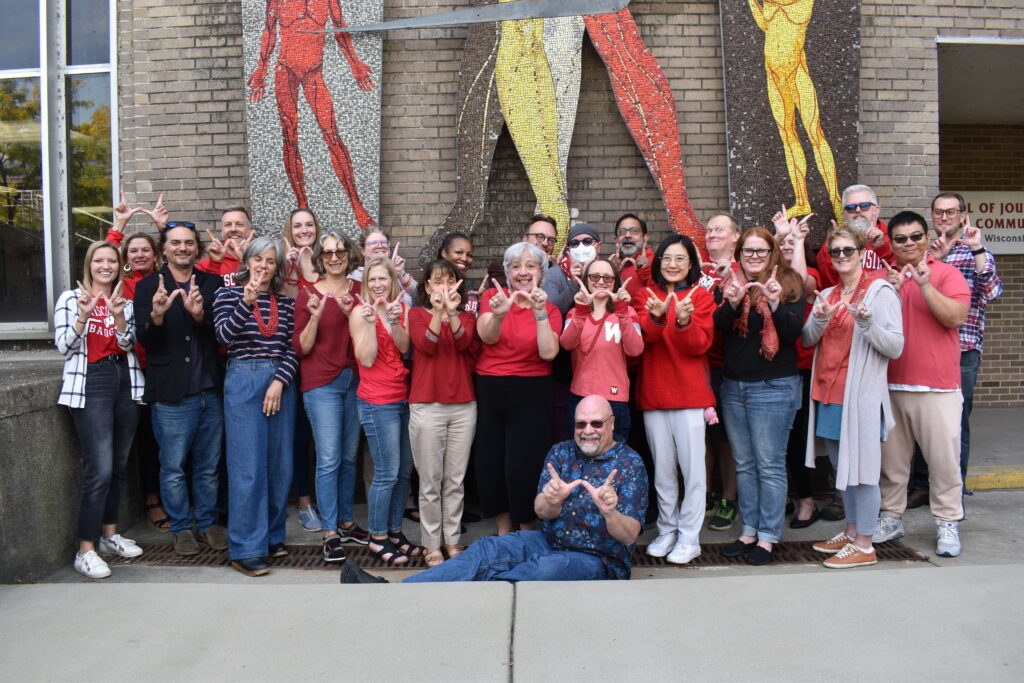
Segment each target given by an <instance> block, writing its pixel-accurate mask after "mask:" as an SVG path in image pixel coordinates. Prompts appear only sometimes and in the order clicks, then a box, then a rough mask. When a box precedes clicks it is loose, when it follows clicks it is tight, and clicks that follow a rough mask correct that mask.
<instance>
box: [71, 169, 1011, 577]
mask: <svg viewBox="0 0 1024 683" xmlns="http://www.w3.org/2000/svg"><path fill="white" fill-rule="evenodd" d="M842 203H843V217H842V221H841V225H837V224H834V225H833V229H832V230H831V231H830V232H829V234H828V236H827V239H826V241H825V243H824V244H823V245H822V246H821V249H820V250H819V251H818V252H817V254H814V253H813V252H812V251H811V250H810V249H809V248H808V247H807V245H806V239H807V235H808V232H809V230H808V218H809V216H805V217H803V218H800V219H797V218H787V216H786V211H785V208H783V211H780V212H779V213H778V214H776V216H775V217H774V218H773V228H774V230H768V229H766V228H764V227H759V226H758V227H751V228H749V229H747V230H741V228H740V225H739V222H738V221H737V220H736V219H735V218H734V217H733V216H731V215H730V214H728V213H724V212H720V213H716V214H714V215H713V216H711V217H710V218H709V220H708V221H707V223H706V236H707V247H708V252H709V253H708V254H707V255H706V256H704V257H703V258H702V255H701V254H699V253H698V251H697V249H696V247H695V245H694V244H693V242H692V241H691V240H690V239H689V238H688V237H686V236H683V235H675V234H673V235H671V236H669V237H666V238H665V239H664V240H662V241H661V242H660V244H658V245H657V246H654V245H649V244H648V231H647V226H646V224H645V223H644V221H643V220H642V219H641V218H640V217H639V216H637V215H636V214H632V213H627V214H625V215H623V216H622V217H621V218H620V219H619V220H618V221H617V222H616V225H615V231H614V249H608V250H607V251H608V252H611V253H608V254H603V253H602V252H603V251H604V242H603V240H602V237H601V235H600V233H599V232H598V231H597V230H596V229H595V228H594V227H593V226H591V225H588V224H586V223H577V224H575V225H573V226H571V228H570V230H569V232H568V241H567V244H566V246H565V249H564V250H563V251H562V253H560V254H557V255H556V254H555V253H554V246H555V242H556V234H557V225H556V223H555V221H554V220H553V219H551V218H549V217H545V216H534V217H533V218H532V219H531V220H530V221H529V223H528V225H527V228H526V231H525V233H524V235H523V238H522V240H521V241H518V242H515V243H513V244H512V245H510V246H509V247H508V248H507V249H505V251H504V254H503V258H502V260H501V261H500V262H496V263H493V264H491V265H490V267H489V268H488V269H487V271H488V275H487V277H486V278H485V279H484V281H483V283H482V284H481V285H480V286H479V287H475V288H474V287H471V286H470V285H469V284H468V282H467V272H468V270H469V268H470V267H471V266H472V264H473V244H472V240H471V238H470V237H469V236H467V235H463V234H458V233H453V234H451V235H448V236H447V238H446V239H445V240H444V242H443V243H442V245H441V247H440V249H439V252H438V254H437V259H436V260H434V261H433V262H431V263H429V264H427V266H426V267H425V268H424V269H423V272H422V274H421V276H420V277H419V278H418V279H417V278H414V277H413V276H412V275H411V274H410V273H407V272H406V268H405V261H404V259H402V258H401V256H399V254H398V246H399V245H398V244H394V245H392V243H391V240H390V239H389V236H388V235H387V233H386V232H385V231H384V230H382V229H380V228H379V227H373V226H371V227H369V228H368V229H367V230H366V231H365V232H364V234H363V235H362V244H361V245H359V246H358V247H357V246H356V245H355V244H353V243H352V241H351V239H350V238H349V237H348V236H347V235H346V234H345V233H344V232H341V231H338V230H333V229H330V228H323V227H322V226H321V225H320V224H319V222H318V220H317V218H316V216H315V214H314V213H313V212H312V211H311V210H309V209H297V210H295V211H293V212H292V213H291V215H290V216H289V218H288V220H287V222H286V225H285V226H284V230H283V233H282V234H281V235H280V236H278V237H269V236H260V237H257V236H256V235H255V234H254V231H253V230H252V227H251V225H250V220H249V215H248V212H247V211H246V210H245V209H244V208H242V207H229V208H228V209H226V210H225V211H224V213H223V215H222V219H221V233H220V235H219V237H218V236H215V235H213V234H212V233H210V232H209V231H208V238H209V239H208V244H207V245H206V251H207V257H206V258H203V259H202V260H200V254H201V251H202V249H203V247H202V242H201V240H200V235H199V231H198V230H197V228H196V226H195V225H194V224H192V223H188V222H182V221H167V220H166V218H167V215H166V210H163V211H159V210H157V209H155V210H154V211H148V210H143V209H130V208H128V206H127V204H126V203H125V202H124V201H123V199H122V202H121V204H120V205H119V207H117V211H116V212H115V219H116V220H115V229H114V230H112V231H111V234H110V235H108V240H109V241H104V242H96V243H94V244H92V245H91V246H90V248H89V250H88V253H87V255H86V262H85V272H84V274H83V281H82V282H80V283H78V287H77V288H75V289H73V290H70V291H68V292H65V293H64V294H63V295H62V296H61V297H60V300H59V301H58V304H57V309H56V312H55V326H56V342H57V346H58V348H59V349H60V350H61V351H62V352H63V353H65V354H66V356H67V363H66V366H65V373H64V385H63V388H62V391H61V397H60V400H59V402H60V403H62V404H65V405H68V406H69V408H70V409H71V413H72V416H73V419H74V423H75V426H76V430H77V431H78V435H79V439H80V441H81V443H82V451H83V456H84V460H85V466H86V467H85V470H86V476H85V478H84V480H83V485H82V495H81V502H80V507H79V518H78V537H79V539H80V549H79V553H78V555H77V556H76V559H75V568H76V569H78V570H79V571H80V572H82V573H83V574H85V575H87V576H90V577H97V578H98V577H102V576H106V575H109V573H110V570H109V567H108V566H107V565H106V563H105V562H104V560H103V559H102V557H101V555H103V554H118V555H121V556H125V557H133V556H137V555H139V554H141V552H142V550H141V549H140V548H139V547H138V545H137V544H135V543H134V542H133V541H131V540H130V539H126V538H124V537H123V536H121V535H120V534H118V533H117V530H116V521H117V519H116V516H117V510H118V504H119V500H120V495H121V490H122V489H123V484H124V470H125V464H126V462H127V460H128V453H129V451H130V449H131V446H132V441H133V438H135V437H136V431H138V432H139V433H140V434H141V432H142V431H143V430H142V429H141V428H140V427H139V424H140V414H141V413H142V412H143V411H145V412H147V413H148V415H147V416H146V418H145V419H143V420H142V423H145V422H147V421H148V422H149V423H150V424H151V425H152V434H153V441H154V442H155V444H156V458H157V460H158V463H159V467H158V471H159V498H158V500H159V502H160V504H162V506H163V511H164V513H165V514H166V516H167V521H168V526H169V530H170V531H171V532H172V533H173V534H174V537H175V540H174V547H175V550H176V552H179V553H180V554H185V555H187V554H195V553H197V552H199V543H200V542H201V543H205V544H207V545H209V546H210V547H212V548H216V549H227V551H228V554H229V557H230V560H231V564H232V566H233V567H234V568H236V569H237V570H239V571H241V572H243V573H245V574H247V575H250V576H257V575H261V574H266V573H267V572H268V571H269V569H270V567H269V561H270V560H271V559H272V558H275V557H281V556H284V555H287V554H288V548H287V546H286V545H285V543H284V540H285V520H286V517H287V502H288V495H289V491H290V489H291V486H292V483H293V479H294V480H295V488H296V493H297V494H298V497H299V516H300V520H301V521H302V524H303V526H304V527H305V528H306V529H308V530H311V531H319V532H322V534H323V555H324V560H325V561H327V562H344V561H345V559H346V555H345V550H344V546H345V544H348V543H361V544H366V545H367V547H368V550H369V551H370V552H371V553H372V554H373V555H375V556H376V557H377V558H379V559H380V560H381V561H383V562H385V563H387V564H391V565H396V566H400V565H404V564H407V563H408V562H409V561H410V558H412V557H416V556H418V555H422V556H423V560H424V563H425V565H426V566H427V567H428V571H426V572H423V573H421V574H419V575H417V577H414V578H413V579H412V580H421V581H431V580H458V579H483V578H497V579H502V580H511V581H516V580H525V579H535V578H546V579H550V578H566V579H585V578H628V576H629V558H630V556H631V554H632V552H633V545H634V544H635V542H636V539H637V537H638V535H639V533H640V531H641V529H642V525H643V523H644V522H645V513H646V508H647V501H648V475H650V480H651V481H652V482H653V490H652V497H653V498H655V499H656V503H657V505H656V508H657V520H656V521H657V536H656V538H654V540H653V541H652V542H651V543H650V544H649V545H648V547H647V551H646V552H647V553H648V554H650V555H652V556H655V557H665V558H666V560H667V561H669V562H672V563H678V564H685V563H687V562H690V561H691V560H693V559H694V558H695V557H697V556H698V555H699V554H700V552H701V548H700V541H699V534H700V530H701V527H702V525H703V524H704V520H705V518H706V517H708V516H710V517H711V518H712V519H711V522H710V525H709V527H710V528H712V529H718V530H723V531H724V530H728V529H730V528H732V526H733V525H734V524H735V522H736V518H737V510H738V517H739V518H740V520H741V521H742V525H741V528H740V533H739V535H738V537H737V538H736V539H735V540H734V541H733V542H731V543H729V544H728V545H726V546H725V547H724V549H723V552H724V554H726V555H728V556H736V557H740V556H743V557H745V559H746V561H747V562H748V563H750V564H754V565H761V564H765V563H768V562H770V561H771V560H772V559H773V557H774V552H775V548H776V546H777V544H778V543H779V541H780V540H781V538H782V531H783V525H784V519H785V515H786V512H787V503H789V504H791V505H792V506H793V510H794V514H793V518H792V520H791V522H790V526H791V527H795V528H799V527H801V526H808V525H810V524H812V523H814V521H816V520H817V519H818V514H819V513H818V509H817V507H816V505H815V502H814V498H813V493H814V490H813V488H812V487H813V484H812V476H811V473H812V468H813V467H815V465H816V463H817V461H818V456H827V457H828V459H829V460H830V461H831V464H832V467H833V468H834V471H835V487H836V489H837V490H838V491H839V494H840V495H841V498H842V503H843V508H844V514H845V523H846V526H845V528H844V529H843V530H842V531H840V532H839V533H838V534H836V535H835V536H834V537H832V538H830V539H828V540H827V541H822V542H820V543H817V544H815V546H814V547H815V549H816V550H818V551H820V552H822V553H824V554H827V555H828V557H827V559H825V561H824V564H825V566H828V567H834V568H841V567H856V566H863V565H867V564H873V563H874V562H875V561H876V560H875V551H874V548H873V545H872V544H873V543H879V542H885V541H888V540H892V539H895V538H899V537H900V536H902V535H903V526H902V522H901V517H902V514H903V512H904V510H905V508H906V505H907V489H908V482H909V479H910V477H911V468H912V458H913V455H914V453H915V448H916V449H917V450H918V451H919V453H920V455H921V456H922V457H923V462H924V463H925V464H926V465H927V474H925V475H923V476H925V477H927V479H926V481H928V482H929V483H928V484H926V486H927V487H928V489H929V490H930V503H931V509H932V514H933V516H934V518H935V521H936V525H937V546H938V552H939V554H941V555H946V556H955V555H957V554H959V553H960V540H959V533H958V526H957V524H958V521H959V520H961V519H962V518H963V503H962V496H963V492H964V489H963V483H964V476H965V473H966V462H967V457H968V452H969V450H968V444H967V440H969V430H968V429H967V428H966V425H967V421H968V419H969V416H970V409H971V396H972V394H973V381H974V378H975V377H976V374H977V366H978V354H980V352H981V340H982V335H983V331H984V319H985V310H986V306H987V303H988V302H989V301H991V300H992V299H994V298H995V297H997V296H998V295H999V293H1000V292H1001V284H1000V282H999V278H998V275H997V274H996V270H995V261H994V258H993V257H992V255H991V253H990V252H988V251H987V250H986V249H985V248H984V247H983V246H982V243H981V234H980V232H979V231H978V229H977V228H975V227H973V226H972V225H971V224H970V220H969V217H968V216H967V214H966V212H965V208H966V207H965V205H964V202H963V199H962V198H961V197H959V196H958V195H955V194H953V193H942V194H940V195H938V196H937V197H935V199H934V200H933V202H932V207H931V214H932V220H933V227H934V230H935V235H934V237H931V236H930V235H929V229H928V224H927V221H926V219H925V218H924V217H923V216H920V215H919V214H916V213H914V212H911V211H903V212H899V213H897V214H896V215H895V216H893V217H892V218H891V219H890V220H889V222H888V224H886V223H884V222H882V221H881V220H879V215H880V212H881V208H880V206H879V203H878V198H877V196H876V194H875V193H874V191H873V190H872V189H871V188H869V187H867V186H863V185H854V186H852V187H849V188H847V189H846V190H845V191H844V193H843V201H842ZM161 206H162V203H160V202H158V208H159V207H161ZM139 211H145V212H146V213H148V214H149V215H150V216H151V217H152V218H153V220H154V222H156V223H157V224H158V228H159V238H158V240H157V241H156V242H154V241H153V239H152V237H150V236H149V235H147V234H146V233H135V234H132V235H127V236H126V235H124V234H123V231H124V230H125V227H124V226H126V225H127V220H128V219H129V218H130V217H131V215H132V214H133V213H136V212H139ZM117 244H120V249H118V247H117V246H116V245H117ZM140 248H141V251H146V248H148V250H149V255H148V258H142V257H139V256H138V252H139V251H140ZM161 263H162V265H161ZM813 264H816V267H815V266H814V265H813ZM225 360H226V363H225ZM143 365H144V368H143ZM960 367H963V368H964V371H963V373H961V372H958V371H957V368H960ZM972 368H973V370H972ZM143 369H144V373H145V375H144V376H143ZM972 372H973V374H972ZM140 404H142V405H144V407H140ZM961 420H962V422H963V425H964V428H963V429H961V427H960V425H961ZM638 422H640V423H642V425H641V424H638ZM304 427H305V429H306V430H309V431H311V434H312V441H313V443H314V445H315V451H316V458H315V463H316V465H315V468H316V469H315V477H314V479H315V494H316V504H315V505H314V504H312V502H311V496H310V492H309V491H308V488H307V490H305V491H303V488H302V482H300V480H302V479H308V472H307V471H305V469H304V468H305V464H304V463H305V462H306V459H307V457H308V445H309V441H308V436H307V437H305V438H306V440H305V441H303V437H302V432H303V429H304ZM360 429H361V431H362V433H363V434H365V437H366V440H367V444H368V448H369V452H370V455H371V460H372V470H373V472H372V480H371V482H370V485H369V488H368V491H367V511H368V513H367V529H363V528H362V527H360V526H359V525H358V524H357V523H356V520H355V519H354V515H353V507H354V496H355V488H356V481H357V478H358V472H357V455H358V451H359V443H360ZM570 437H571V438H570ZM961 440H964V444H963V446H962V445H961ZM552 443H554V444H555V445H554V446H552V445H551V444H552ZM222 444H223V446H222ZM222 447H223V449H224V451H223V454H224V456H225V462H226V471H227V510H226V513H227V528H226V529H224V528H223V527H221V526H220V525H219V523H218V522H219V518H220V516H219V510H218V503H217V489H218V476H217V472H218V467H219V465H220V461H221V455H222ZM189 456H191V458H190V457H189ZM645 461H646V462H645ZM471 462H472V468H470V463H471ZM414 469H415V471H416V473H417V474H418V480H419V486H418V494H415V499H416V500H417V502H418V508H419V516H420V532H421V533H420V539H419V543H418V544H416V543H413V542H412V541H410V539H408V538H407V537H406V536H405V534H404V533H403V531H402V519H403V514H404V512H405V510H406V503H407V500H408V499H409V496H410V483H411V479H412V474H413V471H414ZM469 469H472V470H473V471H474V472H475V479H476V484H477V487H478V490H479V502H480V507H481V511H482V513H483V515H484V516H486V517H494V518H495V522H496V528H497V535H496V537H493V538H491V537H488V538H485V539H482V540H481V541H478V542H477V543H474V544H473V545H472V546H470V547H469V548H468V549H467V548H466V547H465V546H463V545H462V544H461V543H460V537H461V525H462V518H463V508H464V499H465V478H466V476H467V470H469ZM187 473H190V476H191V487H190V486H189V483H190V482H189V481H188V475H187ZM790 478H791V479H792V480H793V494H792V496H789V495H788V491H789V490H790V487H789V483H788V480H789V479H790ZM716 487H718V488H716ZM712 489H714V492H712ZM147 494H148V491H147ZM147 502H149V501H148V498H147ZM150 504H151V505H152V504H153V503H150ZM342 580H343V581H353V582H366V581H373V580H375V579H374V578H373V577H372V576H370V575H368V574H366V573H365V572H362V571H361V570H360V569H359V568H358V567H356V566H355V565H354V563H352V562H347V563H345V564H343V571H342Z"/></svg>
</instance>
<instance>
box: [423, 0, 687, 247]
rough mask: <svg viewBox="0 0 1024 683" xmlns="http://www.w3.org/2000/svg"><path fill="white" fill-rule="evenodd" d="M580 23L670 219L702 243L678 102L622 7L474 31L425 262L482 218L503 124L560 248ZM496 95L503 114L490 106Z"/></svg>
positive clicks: (577, 79)
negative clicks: (450, 163) (445, 187)
mask: <svg viewBox="0 0 1024 683" xmlns="http://www.w3.org/2000/svg"><path fill="white" fill-rule="evenodd" d="M474 4H486V3H474ZM584 30H585V31H586V32H587V34H588V35H589V36H590V39H591V41H592V42H593V44H594V47H595V48H596V50H597V51H598V54H599V55H600V56H601V59H602V60H603V61H604V64H605V67H606V68H607V69H608V75H609V78H610V79H611V83H612V88H613V91H614V93H615V98H616V103H617V105H618V107H619V111H620V112H621V113H622V117H623V120H624V121H625V123H626V126H627V128H628V129H629V132H630V134H631V135H632V137H633V139H634V141H635V142H636V144H637V147H638V148H639V150H640V153H641V155H642V156H643V158H644V161H645V162H646V164H647V166H648V168H649V169H650V171H651V175H652V177H653V178H654V181H655V183H656V184H657V186H658V189H659V190H660V191H661V194H662V197H663V200H664V202H665V208H666V211H667V213H668V216H669V224H670V225H671V226H672V228H673V229H674V230H676V231H677V232H680V233H683V234H686V235H689V236H690V237H691V238H693V239H694V241H695V242H697V244H698V246H699V248H700V249H701V250H702V251H703V250H704V234H703V230H702V229H701V225H700V222H699V221H698V220H697V217H696V216H695V215H694V212H693V208H692V206H691V205H690V202H689V199H688V198H687V196H686V186H685V179H684V174H683V161H682V153H681V148H680V140H679V123H678V120H677V117H676V106H675V100H674V98H673V96H672V91H671V88H670V87H669V82H668V79H667V78H666V77H665V75H664V73H663V72H662V70H661V67H660V66H659V65H658V62H657V60H656V59H655V57H654V55H653V54H652V53H651V51H650V49H649V48H648V47H647V46H646V45H645V44H644V42H643V39H642V38H641V36H640V31H639V29H638V28H637V25H636V22H635V21H634V19H633V16H632V14H630V12H629V10H628V9H624V10H621V11H619V12H616V13H614V14H603V15H592V16H586V17H564V18H558V19H543V20H541V19H532V20H523V21H506V22H502V25H501V26H500V27H499V26H491V25H476V26H472V27H471V28H470V30H469V36H468V37H467V39H466V52H465V54H464V56H463V61H462V67H461V69H460V72H459V79H460V81H459V106H458V110H457V146H458V161H457V174H458V179H457V183H458V188H457V197H456V200H455V204H454V206H453V208H452V210H451V212H450V213H449V215H448V217H447V218H446V220H445V222H444V224H443V225H442V226H441V227H439V228H438V229H437V231H436V232H435V233H434V234H433V235H432V236H431V237H430V238H429V239H428V240H427V243H426V244H425V245H424V247H423V250H422V251H421V253H420V261H421V262H422V263H426V262H427V261H429V260H430V259H432V258H433V257H434V255H435V254H436V253H437V245H438V244H439V243H440V241H441V240H442V239H443V237H444V235H446V234H448V233H449V232H453V231H459V232H466V233H472V232H474V231H475V230H476V228H477V226H478V225H479V222H480V220H481V218H482V217H483V215H484V209H485V203H486V195H487V176H488V174H489V172H490V166H491V161H492V157H493V154H494V146H495V143H496V142H497V137H498V135H500V133H501V127H502V123H503V122H504V123H506V124H507V125H508V128H509V133H510V135H511V137H512V139H513V141H514V142H515V145H516V149H517V150H518V152H519V156H520V159H521V160H522V162H523V166H524V168H525V169H526V173H527V176H528V178H529V180H530V185H531V187H532V189H533V191H534V194H535V195H536V198H537V207H536V208H537V210H539V211H541V212H542V213H546V214H548V215H551V216H554V217H555V218H557V219H558V222H559V244H558V245H557V247H560V246H561V244H562V242H563V241H564V239H565V235H566V233H567V232H568V226H569V220H568V202H567V197H566V187H567V184H568V183H567V178H566V165H567V162H568V157H569V145H570V142H571V139H572V131H573V127H574V125H575V118H576V105H577V102H578V100H579V87H580V50H581V46H582V36H583V32H584ZM495 98H497V100H498V101H499V103H500V106H501V112H496V111H494V104H495ZM623 210H626V207H624V209H623ZM557 247H556V248H557Z"/></svg>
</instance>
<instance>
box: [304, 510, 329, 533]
mask: <svg viewBox="0 0 1024 683" xmlns="http://www.w3.org/2000/svg"><path fill="white" fill-rule="evenodd" d="M299 522H300V523H301V524H302V528H303V529H305V530H306V531H310V532H313V531H321V530H322V529H323V528H324V525H323V522H321V521H320V513H319V512H317V509H316V506H315V505H310V506H309V507H308V508H306V509H305V510H303V509H301V508H300V509H299Z"/></svg>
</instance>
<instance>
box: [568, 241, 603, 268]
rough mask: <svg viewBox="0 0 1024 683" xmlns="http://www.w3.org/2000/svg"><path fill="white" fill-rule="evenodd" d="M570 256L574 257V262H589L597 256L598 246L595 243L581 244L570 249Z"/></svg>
mask: <svg viewBox="0 0 1024 683" xmlns="http://www.w3.org/2000/svg"><path fill="white" fill-rule="evenodd" d="M569 256H570V257H571V258H572V262H573V263H582V264H587V263H590V262H591V261H593V260H594V259H596V258H597V247H595V246H594V245H590V246H589V247H588V246H587V245H585V244H581V245H579V246H578V247H573V248H572V249H570V250H569Z"/></svg>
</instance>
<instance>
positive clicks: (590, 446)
mask: <svg viewBox="0 0 1024 683" xmlns="http://www.w3.org/2000/svg"><path fill="white" fill-rule="evenodd" d="M576 445H578V446H579V447H580V450H581V451H583V453H585V454H586V455H594V454H595V453H597V451H598V449H599V448H601V436H600V435H598V434H595V435H593V436H583V435H582V434H581V435H580V437H579V438H578V439H576Z"/></svg>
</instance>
